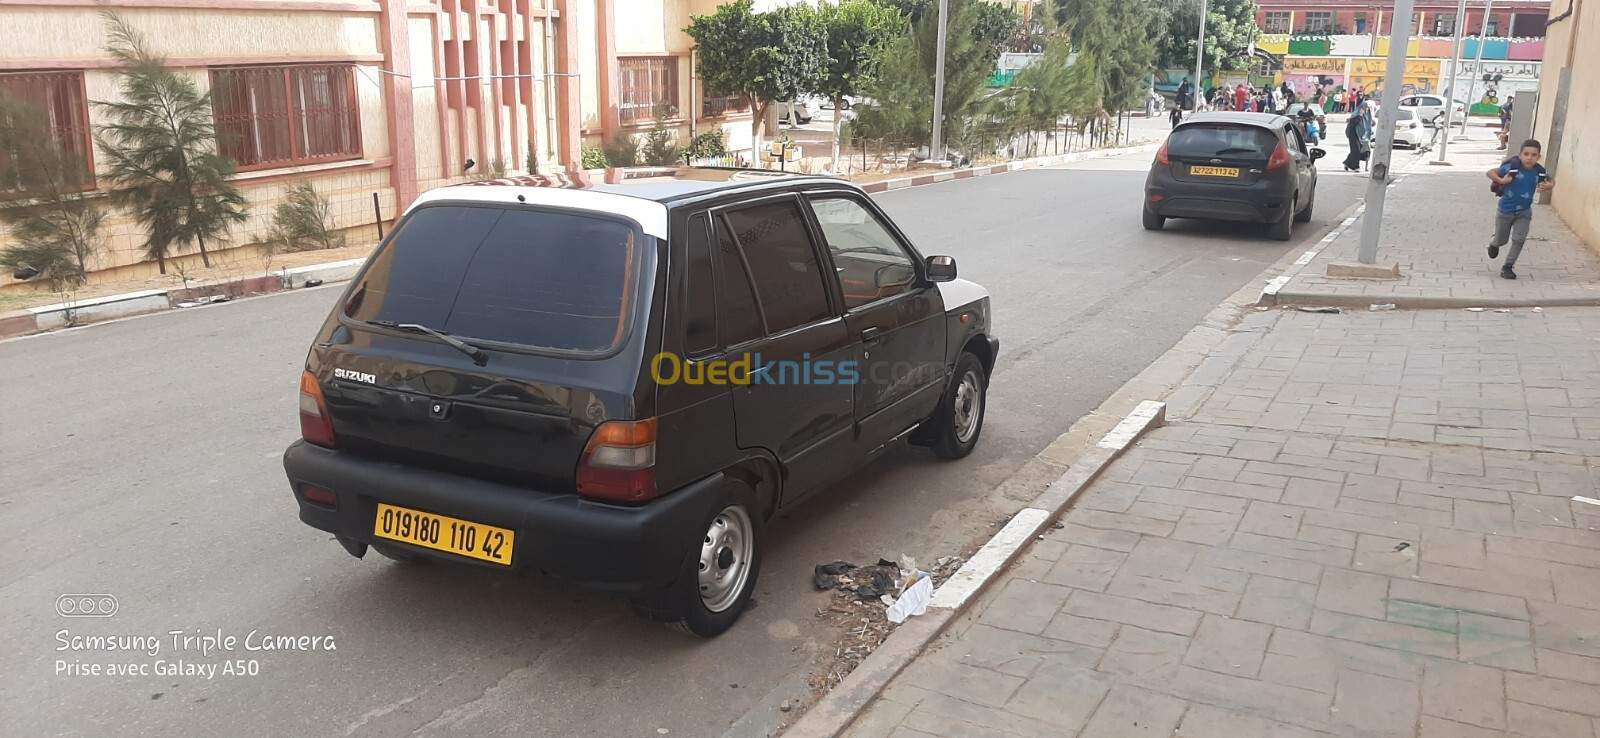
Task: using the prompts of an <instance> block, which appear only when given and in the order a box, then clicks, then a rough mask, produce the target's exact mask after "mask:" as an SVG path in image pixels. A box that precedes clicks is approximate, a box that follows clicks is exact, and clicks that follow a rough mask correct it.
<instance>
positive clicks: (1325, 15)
mask: <svg viewBox="0 0 1600 738" xmlns="http://www.w3.org/2000/svg"><path fill="white" fill-rule="evenodd" d="M1332 32H1333V13H1332V12H1331V11H1326V10H1318V11H1311V12H1308V13H1306V25H1305V28H1304V29H1303V30H1302V33H1332Z"/></svg>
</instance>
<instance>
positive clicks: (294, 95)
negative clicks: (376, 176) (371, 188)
mask: <svg viewBox="0 0 1600 738" xmlns="http://www.w3.org/2000/svg"><path fill="white" fill-rule="evenodd" d="M211 93H212V108H213V110H214V111H215V114H216V121H217V150H218V151H219V152H221V153H222V155H223V156H226V157H228V158H229V159H232V160H234V161H236V162H238V163H239V168H240V169H271V168H277V167H288V166H297V165H302V164H320V163H324V162H330V161H343V160H348V159H359V158H361V109H360V105H359V103H358V102H357V99H356V83H355V72H354V70H353V68H352V67H351V66H350V65H348V64H341V65H305V66H292V67H232V68H227V69H213V70H211Z"/></svg>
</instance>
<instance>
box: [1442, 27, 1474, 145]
mask: <svg viewBox="0 0 1600 738" xmlns="http://www.w3.org/2000/svg"><path fill="white" fill-rule="evenodd" d="M1466 27H1467V0H1461V4H1460V5H1458V6H1456V46H1455V51H1453V52H1451V54H1450V86H1449V87H1448V88H1446V89H1448V90H1449V92H1446V93H1445V100H1444V128H1443V129H1442V130H1440V131H1439V133H1440V134H1442V135H1443V136H1444V137H1443V138H1441V139H1439V161H1440V162H1443V161H1444V154H1445V151H1447V150H1449V148H1450V124H1451V123H1452V122H1453V121H1454V113H1455V109H1456V106H1455V103H1454V102H1453V101H1454V100H1455V96H1456V71H1457V70H1459V69H1460V68H1461V32H1462V31H1463V30H1465V29H1466ZM1478 46H1480V47H1481V46H1483V42H1482V41H1479V42H1478ZM1461 117H1462V118H1463V119H1464V118H1466V114H1465V113H1462V115H1461Z"/></svg>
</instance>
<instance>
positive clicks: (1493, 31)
mask: <svg viewBox="0 0 1600 738" xmlns="http://www.w3.org/2000/svg"><path fill="white" fill-rule="evenodd" d="M1488 34H1489V36H1490V37H1491V38H1492V37H1495V36H1499V35H1500V18H1499V16H1494V15H1491V16H1489V28H1488Z"/></svg>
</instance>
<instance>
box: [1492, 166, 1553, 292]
mask: <svg viewBox="0 0 1600 738" xmlns="http://www.w3.org/2000/svg"><path fill="white" fill-rule="evenodd" d="M1543 148H1544V147H1543V146H1541V145H1540V144H1539V142H1538V141H1537V140H1534V139H1531V138H1530V139H1528V140H1526V141H1523V142H1522V152H1521V153H1520V154H1518V155H1517V158H1516V159H1513V160H1511V161H1508V162H1506V163H1504V164H1501V165H1500V166H1498V167H1496V168H1494V169H1490V170H1489V172H1488V175H1489V179H1491V180H1493V181H1494V183H1495V184H1496V185H1499V186H1500V207H1499V208H1498V209H1497V210H1496V212H1495V214H1494V238H1493V239H1491V240H1490V241H1489V258H1491V259H1493V258H1495V257H1498V256H1499V255H1500V247H1501V246H1504V245H1506V241H1507V240H1510V241H1511V251H1510V252H1509V253H1507V254H1506V263H1505V266H1502V267H1500V276H1502V277H1504V278H1506V279H1516V278H1517V273H1516V272H1515V271H1512V267H1514V266H1516V264H1517V257H1518V256H1521V255H1522V242H1523V241H1526V240H1527V239H1528V225H1529V224H1530V223H1532V222H1533V195H1534V193H1535V192H1549V191H1550V189H1551V188H1552V187H1555V185H1556V183H1555V180H1552V179H1550V176H1549V175H1548V174H1546V173H1545V171H1544V167H1542V166H1539V156H1540V155H1541V154H1542V153H1543Z"/></svg>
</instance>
